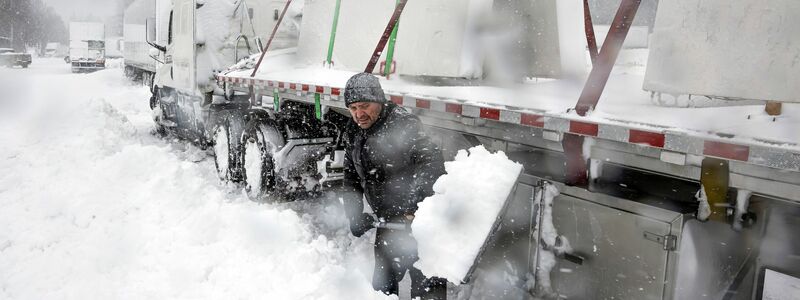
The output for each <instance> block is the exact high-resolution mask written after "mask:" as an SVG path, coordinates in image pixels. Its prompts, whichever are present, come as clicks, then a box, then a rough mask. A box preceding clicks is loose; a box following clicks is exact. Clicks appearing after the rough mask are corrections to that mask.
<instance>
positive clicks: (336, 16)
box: [327, 0, 342, 65]
mask: <svg viewBox="0 0 800 300" xmlns="http://www.w3.org/2000/svg"><path fill="white" fill-rule="evenodd" d="M341 6H342V0H336V10H334V12H333V25H332V26H331V38H330V41H329V42H328V59H327V63H328V65H330V64H331V63H332V59H333V44H334V43H335V42H336V28H337V27H338V26H339V8H340V7H341Z"/></svg>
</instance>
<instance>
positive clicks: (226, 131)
mask: <svg viewBox="0 0 800 300" xmlns="http://www.w3.org/2000/svg"><path fill="white" fill-rule="evenodd" d="M230 133H231V128H230V125H229V124H228V122H227V120H225V121H222V122H220V123H219V124H217V126H215V127H214V135H213V139H214V165H215V166H216V167H217V176H219V180H220V181H222V182H229V181H231V179H232V177H233V176H231V175H232V173H233V172H231V168H232V167H233V165H234V164H235V162H234V161H233V159H232V157H233V156H232V155H231V149H230V146H231V143H230V142H231V134H230Z"/></svg>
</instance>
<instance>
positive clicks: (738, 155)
mask: <svg viewBox="0 0 800 300" xmlns="http://www.w3.org/2000/svg"><path fill="white" fill-rule="evenodd" d="M703 155H708V156H716V157H721V158H727V159H734V160H740V161H747V159H748V158H749V157H750V147H748V146H743V145H736V144H729V143H725V142H718V141H705V143H704V144H703Z"/></svg>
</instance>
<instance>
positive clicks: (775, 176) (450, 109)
mask: <svg viewBox="0 0 800 300" xmlns="http://www.w3.org/2000/svg"><path fill="white" fill-rule="evenodd" d="M293 63H295V59H294V54H293V53H291V52H285V53H282V54H280V55H268V56H267V58H266V59H265V61H264V63H263V66H262V69H261V70H259V73H258V74H256V76H255V77H251V76H250V75H251V73H252V69H242V70H232V71H228V72H224V73H222V74H219V75H217V80H218V81H219V82H220V83H221V84H227V85H228V86H229V87H232V88H234V89H235V90H238V91H240V92H245V93H250V89H251V87H252V90H253V92H254V93H256V94H257V95H260V96H266V97H272V96H273V94H274V93H275V92H277V93H278V94H279V95H280V96H281V97H280V98H289V99H293V100H296V101H303V102H307V103H314V102H315V96H314V94H317V93H318V94H320V96H321V97H320V99H321V103H320V104H321V105H323V106H332V107H340V108H344V102H343V98H342V94H343V89H344V86H345V83H346V82H347V79H348V78H349V77H350V76H352V75H353V74H355V73H354V72H349V71H340V70H335V69H328V68H323V67H321V66H320V67H310V68H309V67H307V68H295V67H293V65H292V64H293ZM643 78H644V67H642V66H627V67H618V68H616V70H615V72H614V73H613V74H612V76H611V78H610V80H609V83H608V85H607V88H606V90H605V92H604V94H603V97H602V98H601V100H600V102H599V105H598V107H597V109H596V110H595V111H594V112H592V113H590V114H589V115H588V116H586V117H581V116H579V115H577V114H576V113H575V112H574V111H573V110H572V107H574V105H575V103H576V102H577V99H578V98H579V96H580V92H581V90H582V88H583V83H582V82H569V81H566V80H554V79H541V80H531V81H529V82H526V83H525V84H519V85H515V86H513V87H507V86H506V87H490V86H485V85H470V84H472V83H470V82H466V81H464V82H458V81H453V82H455V83H456V84H445V85H431V84H425V83H415V82H410V81H409V80H407V79H405V78H392V79H390V80H387V79H381V80H382V85H383V87H384V89H385V91H386V94H387V97H388V98H389V100H391V101H393V102H395V103H397V104H399V105H402V106H404V107H409V108H413V109H419V110H421V111H424V112H426V113H432V115H433V116H434V117H444V116H446V115H450V117H449V118H450V120H451V121H452V120H457V121H458V122H460V123H463V124H464V125H466V126H469V127H473V128H475V127H481V126H484V125H485V124H486V123H487V122H494V123H501V124H503V125H511V126H512V127H514V128H523V129H524V128H530V134H531V136H532V138H538V139H542V138H543V139H545V140H549V141H554V142H559V141H561V138H562V137H563V134H565V133H569V134H577V135H582V136H588V137H592V138H595V139H596V140H604V141H612V142H618V143H623V144H627V145H628V147H633V148H634V152H642V153H648V155H651V156H655V157H656V158H657V159H659V160H661V161H662V162H666V163H670V164H675V165H691V164H692V161H697V160H698V159H702V157H716V158H721V159H725V160H729V161H731V162H734V163H735V164H736V165H737V166H744V167H747V166H758V167H767V169H759V170H757V171H754V173H759V174H762V175H758V176H757V177H761V178H765V179H769V180H779V181H785V182H788V183H790V185H789V186H782V187H777V189H780V190H782V192H780V193H779V195H782V196H785V197H790V198H797V194H798V193H800V191H798V185H800V174H798V173H797V172H800V131H797V130H796V128H800V105H797V104H784V107H783V110H784V113H783V115H782V116H778V117H777V118H774V119H773V117H771V116H767V115H766V114H765V113H764V112H763V104H755V103H749V104H750V105H744V104H748V102H735V101H728V102H727V105H728V106H708V107H700V108H697V107H695V108H682V107H675V106H674V105H673V106H672V107H665V106H661V105H657V104H656V103H654V101H655V100H654V98H653V95H651V93H649V92H647V91H644V90H642V88H641V87H642V80H643ZM412 80H413V79H412ZM428 81H431V80H428ZM448 83H451V82H448ZM264 105H265V106H271V105H272V101H271V100H270V101H264ZM507 140H508V141H509V142H518V140H515V139H514V138H509V139H507ZM628 152H631V151H628ZM654 153H655V154H654ZM774 171H778V172H774ZM786 172H788V173H786ZM684 173H685V172H684ZM765 173H766V174H767V175H763V174H765ZM676 175H679V174H676ZM688 177H696V176H688ZM787 178H788V179H787ZM693 179H697V178H693ZM751 185H752V184H751ZM795 200H797V199H795Z"/></svg>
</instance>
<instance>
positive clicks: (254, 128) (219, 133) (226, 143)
mask: <svg viewBox="0 0 800 300" xmlns="http://www.w3.org/2000/svg"><path fill="white" fill-rule="evenodd" d="M233 123H234V122H231V121H230V120H224V121H222V122H220V123H219V124H218V125H217V126H215V129H214V131H213V136H212V138H213V140H214V154H215V159H214V161H215V165H216V168H217V175H218V176H219V179H220V180H221V181H222V182H233V183H237V184H241V185H242V186H244V190H245V192H246V193H247V195H248V197H250V199H253V200H258V199H261V198H263V197H265V196H268V195H271V194H274V193H275V192H276V191H278V189H277V188H276V182H277V179H276V177H277V176H276V172H275V170H276V169H277V168H276V161H275V159H274V158H275V154H276V153H277V152H278V151H280V150H281V149H283V146H284V138H283V135H282V134H281V133H280V131H279V130H278V129H277V127H276V126H275V125H274V124H272V123H271V122H269V121H264V120H262V119H259V118H254V119H253V120H251V121H249V122H248V123H247V124H246V125H245V126H244V129H243V130H241V131H238V132H242V133H241V136H235V135H236V134H235V132H237V130H236V128H234V126H235V124H233Z"/></svg>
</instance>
